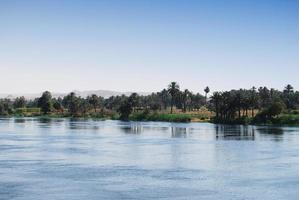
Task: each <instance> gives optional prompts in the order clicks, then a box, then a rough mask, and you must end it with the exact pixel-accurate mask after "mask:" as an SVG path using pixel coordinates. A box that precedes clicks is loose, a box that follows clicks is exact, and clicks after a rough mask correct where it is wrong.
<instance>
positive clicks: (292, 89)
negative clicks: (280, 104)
mask: <svg viewBox="0 0 299 200" xmlns="http://www.w3.org/2000/svg"><path fill="white" fill-rule="evenodd" d="M284 91H285V92H286V93H287V94H290V93H292V92H294V88H293V86H291V85H290V84H288V85H287V86H286V87H285V90H284Z"/></svg>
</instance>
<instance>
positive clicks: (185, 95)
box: [182, 89, 190, 112]
mask: <svg viewBox="0 0 299 200" xmlns="http://www.w3.org/2000/svg"><path fill="white" fill-rule="evenodd" d="M189 98H190V91H189V90H188V89H185V91H184V92H183V94H182V100H183V111H184V112H186V110H187V109H186V108H187V102H188V100H189Z"/></svg>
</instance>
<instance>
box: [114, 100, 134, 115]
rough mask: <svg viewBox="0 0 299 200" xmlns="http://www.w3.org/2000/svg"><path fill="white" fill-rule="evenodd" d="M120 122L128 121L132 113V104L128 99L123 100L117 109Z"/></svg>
mask: <svg viewBox="0 0 299 200" xmlns="http://www.w3.org/2000/svg"><path fill="white" fill-rule="evenodd" d="M117 111H118V113H119V115H120V117H119V118H120V119H121V120H128V119H129V116H130V114H131V113H132V111H133V108H132V104H131V102H130V101H129V99H125V100H124V101H123V102H122V103H121V105H120V106H119V108H118V109H117Z"/></svg>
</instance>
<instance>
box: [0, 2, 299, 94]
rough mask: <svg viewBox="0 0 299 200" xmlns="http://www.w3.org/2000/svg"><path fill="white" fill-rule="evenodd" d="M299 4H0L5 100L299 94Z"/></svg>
mask: <svg viewBox="0 0 299 200" xmlns="http://www.w3.org/2000/svg"><path fill="white" fill-rule="evenodd" d="M298 11H299V1H292V0H286V1H278V0H273V1H266V0H264V1H263V0H262V1H258V0H252V1H249V0H247V1H192V0H190V1H178V0H174V1H133V0H131V1H120V0H111V1H106V0H103V1H95V0H90V1H80V0H78V1H69V0H65V1H33V0H28V1H8V0H0V26H1V32H0V44H1V45H0V52H1V53H0V69H1V71H2V76H1V79H0V94H7V93H8V94H16V93H39V92H42V91H45V90H49V91H53V92H63V93H65V92H70V91H73V90H80V91H86V90H112V91H120V92H126V91H137V92H156V91H159V90H161V89H163V88H165V87H167V85H168V84H169V82H171V81H177V82H178V83H179V84H180V86H181V88H182V89H185V88H188V89H190V90H192V91H194V92H200V93H203V89H204V87H205V86H209V87H210V88H211V91H215V90H229V89H238V88H250V87H252V86H256V87H258V86H268V87H272V88H276V89H280V90H281V89H283V87H284V86H285V85H286V84H291V85H293V86H294V88H295V89H298V88H299V80H298V78H297V74H298V69H299V57H298V55H299V40H298V35H299V26H298V25H299V23H298V22H299V12H298Z"/></svg>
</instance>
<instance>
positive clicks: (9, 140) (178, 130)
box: [0, 118, 299, 200]
mask: <svg viewBox="0 0 299 200" xmlns="http://www.w3.org/2000/svg"><path fill="white" fill-rule="evenodd" d="M298 198H299V128H296V127H284V128H279V127H255V126H223V125H214V124H209V123H186V124H184V123H164V122H140V123H139V122H120V121H92V120H88V121H74V120H73V121H72V120H68V119H52V120H41V119H32V118H25V119H0V199H1V200H2V199H5V200H6V199H13V200H25V199H26V200H28V199H36V200H40V199H45V200H50V199H51V200H52V199H55V200H56V199H64V200H65V199H67V200H68V199H72V200H74V199H78V200H79V199H80V200H82V199H88V200H93V199H94V200H95V199H96V200H98V199H208V200H209V199H217V200H218V199H222V200H223V199H224V200H231V199H238V200H239V199H242V200H247V199H248V200H249V199H252V200H253V199H254V200H256V199H263V200H276V199H294V200H298Z"/></svg>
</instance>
